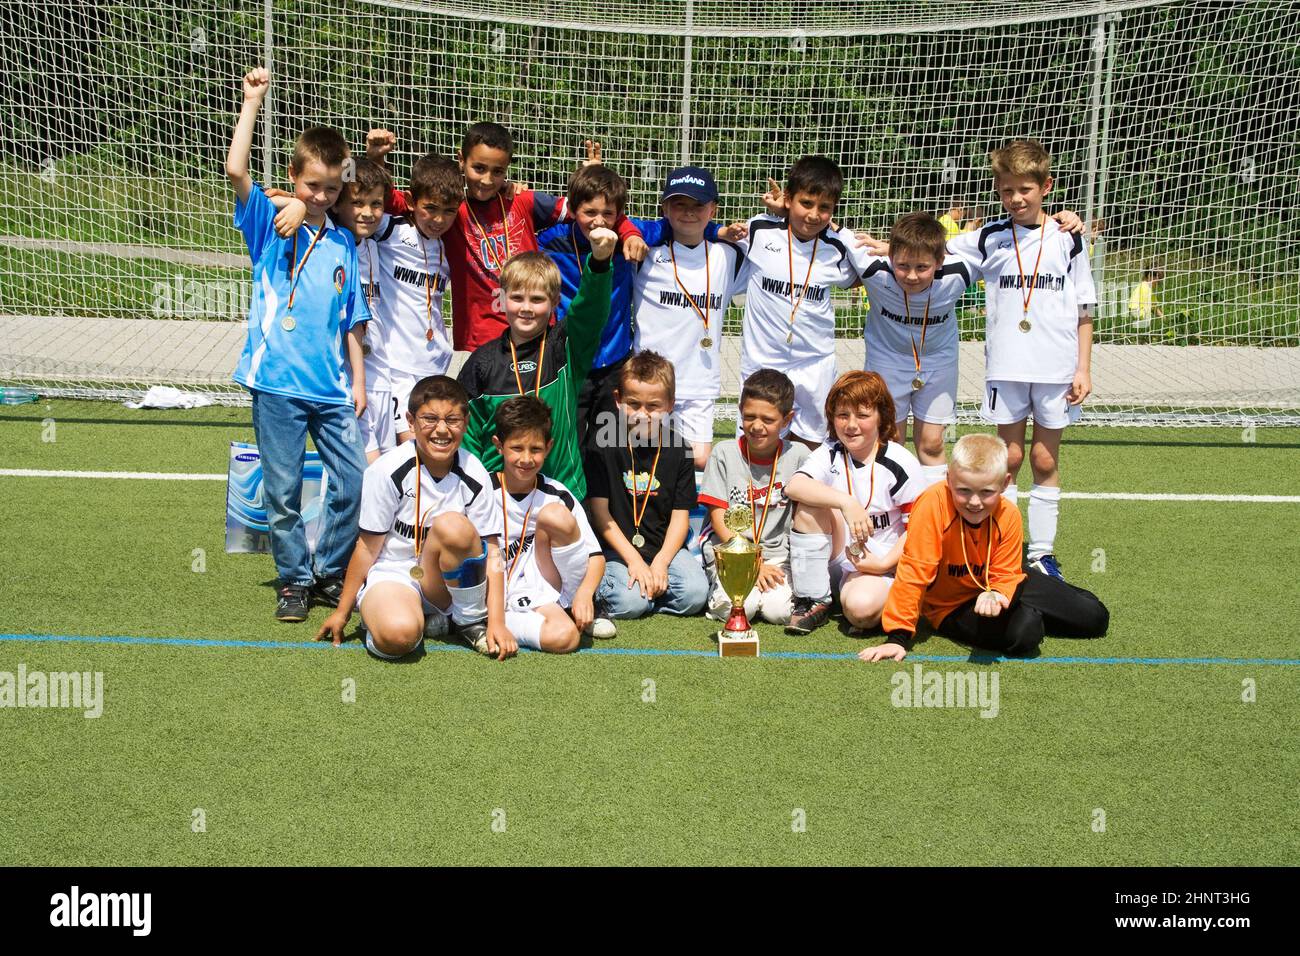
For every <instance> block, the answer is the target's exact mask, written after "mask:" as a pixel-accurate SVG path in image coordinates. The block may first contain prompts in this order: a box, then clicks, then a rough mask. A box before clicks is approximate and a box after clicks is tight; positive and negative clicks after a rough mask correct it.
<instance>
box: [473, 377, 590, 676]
mask: <svg viewBox="0 0 1300 956" xmlns="http://www.w3.org/2000/svg"><path fill="white" fill-rule="evenodd" d="M495 426H496V427H495V432H494V434H493V436H492V443H493V444H494V445H495V446H496V449H497V452H498V453H499V454H500V455H501V464H502V467H501V471H500V472H499V473H498V472H493V474H492V487H493V493H494V500H495V501H497V502H498V503H499V505H500V508H501V514H502V525H503V527H504V534H505V544H504V546H503V551H502V554H503V560H504V561H505V586H506V629H507V630H508V631H509V632H510V633H511V635H513V636H514V638H515V640H516V641H518V642H519V646H520V647H529V648H532V649H533V650H535V651H549V652H551V653H553V654H567V653H569V652H570V651H576V650H577V649H578V640H579V634H580V632H581V631H583V630H584V629H586V628H589V627H591V625H592V622H593V620H594V618H595V614H594V609H593V603H592V602H593V599H594V597H595V594H596V585H598V584H599V583H600V579H601V577H602V576H603V575H604V573H605V558H604V555H602V554H601V551H600V543H599V542H597V541H596V536H595V534H593V533H592V530H591V525H590V523H588V521H587V515H586V512H584V511H583V510H582V503H581V502H579V501H578V499H577V498H575V497H574V496H573V494H572V493H571V492H570V491H569V489H568V488H566V487H564V485H563V484H561V483H560V482H558V481H556V480H555V479H553V478H550V477H548V476H547V475H545V474H543V473H542V462H543V460H545V458H546V456H547V454H548V453H549V452H550V450H551V444H552V442H551V409H550V407H549V406H548V405H547V404H546V403H545V402H543V401H542V400H541V399H539V398H535V397H534V396H532V395H521V396H518V397H517V398H512V399H510V400H509V401H506V402H502V403H501V404H500V405H498V406H497V410H496V415H495ZM570 609H572V615H573V616H572V618H570V616H569V611H570Z"/></svg>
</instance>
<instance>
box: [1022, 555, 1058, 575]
mask: <svg viewBox="0 0 1300 956" xmlns="http://www.w3.org/2000/svg"><path fill="white" fill-rule="evenodd" d="M1029 567H1030V569H1031V570H1033V571H1037V572H1038V573H1039V574H1046V575H1047V576H1048V577H1049V578H1056V580H1058V581H1064V580H1065V575H1064V574H1062V573H1061V565H1060V564H1058V563H1057V560H1056V555H1054V554H1040V555H1039V556H1038V557H1036V558H1034V559H1033V560H1032V561H1030V562H1029Z"/></svg>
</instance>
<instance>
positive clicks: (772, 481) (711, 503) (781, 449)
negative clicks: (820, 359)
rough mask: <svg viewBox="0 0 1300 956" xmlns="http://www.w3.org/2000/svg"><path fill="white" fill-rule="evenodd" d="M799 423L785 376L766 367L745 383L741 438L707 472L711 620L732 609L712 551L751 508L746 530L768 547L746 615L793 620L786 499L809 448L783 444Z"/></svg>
mask: <svg viewBox="0 0 1300 956" xmlns="http://www.w3.org/2000/svg"><path fill="white" fill-rule="evenodd" d="M792 418H794V383H793V382H791V381H790V379H789V378H788V377H786V375H785V373H783V372H778V371H777V370H776V369H772V368H765V369H760V370H759V371H757V372H755V373H754V374H753V375H751V376H750V377H749V378H747V379H746V380H745V385H744V387H743V388H742V389H741V391H740V425H741V428H742V429H743V432H742V434H741V436H740V437H739V438H731V439H728V440H727V441H724V442H720V443H719V444H717V445H715V446H714V447H713V451H712V453H711V454H710V455H709V463H708V465H707V466H706V467H705V469H704V484H703V486H702V487H701V489H700V503H701V504H703V505H706V506H707V507H708V509H709V523H708V525H706V526H705V532H704V533H705V537H704V544H703V549H704V567H705V572H706V574H708V577H709V585H710V596H709V610H708V615H709V617H712V618H716V619H717V620H721V621H725V620H726V619H727V615H728V612H729V611H730V609H731V598H729V597H727V594H726V592H725V591H723V590H722V585H721V584H720V583H719V582H718V576H717V569H716V568H715V567H714V558H713V549H714V547H715V546H716V545H720V544H725V543H726V542H728V541H730V540H731V539H732V538H733V537H735V536H736V534H737V532H735V531H732V530H731V529H730V528H728V527H727V526H726V525H725V524H724V523H723V517H724V516H725V515H726V512H727V509H728V508H730V507H733V506H735V505H744V506H746V507H748V508H749V509H750V510H751V516H752V520H751V522H750V527H749V529H747V530H745V531H742V532H739V533H740V534H743V535H744V536H745V537H747V538H749V539H750V540H751V541H755V542H758V543H759V544H761V545H762V548H763V563H762V566H761V567H760V568H759V573H758V579H757V581H756V582H755V583H754V587H753V589H752V590H751V591H750V592H749V596H748V597H746V598H745V615H746V616H747V617H748V618H749V619H750V620H751V621H752V620H755V619H756V617H758V618H761V619H762V620H764V621H767V622H768V623H770V624H785V623H787V622H788V621H789V620H790V613H791V609H792V606H791V602H792V600H793V593H792V591H791V589H790V525H791V522H792V521H793V520H794V503H793V502H792V501H790V500H789V499H788V498H786V496H785V486H786V485H788V484H789V483H790V479H791V478H793V477H794V474H795V472H796V471H798V470H799V466H800V465H802V464H803V461H804V459H805V458H807V457H808V448H807V447H806V446H805V445H802V444H800V443H799V442H791V441H788V440H783V439H782V438H781V432H782V430H783V429H786V428H789V427H790V421H791V419H792Z"/></svg>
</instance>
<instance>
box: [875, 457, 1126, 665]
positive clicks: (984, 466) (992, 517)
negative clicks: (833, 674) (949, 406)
mask: <svg viewBox="0 0 1300 956" xmlns="http://www.w3.org/2000/svg"><path fill="white" fill-rule="evenodd" d="M1010 480H1011V476H1010V474H1009V473H1008V471H1007V446H1006V443H1005V442H1003V441H1002V439H1000V438H995V437H994V436H992V435H966V436H965V437H964V438H962V439H961V440H960V441H958V442H957V444H956V445H955V446H954V447H953V450H952V457H951V458H950V459H949V463H948V477H947V480H946V481H944V482H942V483H940V484H936V485H931V486H930V487H929V488H928V489H926V491H925V492H924V493H923V494H922V495H921V497H919V498H917V499H916V504H915V506H914V507H913V508H912V519H911V522H910V523H909V524H908V531H907V543H906V544H905V545H904V547H903V556H902V558H901V559H900V560H899V562H898V572H897V578H896V580H895V581H894V586H893V588H891V589H890V592H889V597H888V599H887V600H886V601H885V610H884V616H883V619H882V626H883V627H884V631H885V634H886V635H887V639H886V641H885V643H883V644H880V645H877V646H876V647H869V648H867V649H866V650H864V651H862V652H861V653H859V654H858V656H859V657H860V658H862V660H864V661H880V660H894V661H901V660H902V659H903V658H904V656H906V654H907V649H908V648H909V647H910V646H911V641H912V637H913V635H914V634H915V633H916V625H917V619H918V618H919V617H921V616H924V617H925V619H926V620H927V621H929V622H930V625H931V626H932V627H934V628H935V629H936V630H937V631H938V632H939V633H940V634H942V635H943V636H944V637H947V638H950V639H951V640H954V641H958V642H959V643H962V644H968V645H970V646H972V647H977V648H982V649H985V650H990V651H994V652H996V653H998V654H1006V655H1008V656H1023V655H1026V654H1032V653H1034V651H1035V650H1037V648H1038V645H1039V644H1040V643H1041V642H1042V640H1043V633H1044V631H1045V630H1051V631H1052V632H1053V633H1056V634H1060V635H1062V636H1065V637H1101V636H1102V635H1103V634H1105V633H1106V628H1107V626H1108V625H1109V624H1110V612H1108V611H1107V610H1106V606H1105V605H1104V604H1102V603H1101V601H1099V600H1097V598H1096V596H1095V595H1093V594H1092V593H1090V592H1088V591H1085V590H1083V589H1082V588H1077V587H1074V586H1073V585H1071V584H1067V583H1066V582H1064V581H1061V580H1059V579H1057V578H1053V577H1050V576H1048V575H1045V574H1025V572H1024V571H1023V570H1022V565H1021V557H1020V547H1021V542H1022V541H1023V532H1022V529H1021V524H1020V510H1019V509H1018V508H1017V507H1016V506H1015V505H1013V504H1011V503H1010V502H1009V501H1007V500H1006V499H1004V498H1003V497H1002V492H1003V491H1004V490H1005V489H1006V487H1007V483H1008V482H1010Z"/></svg>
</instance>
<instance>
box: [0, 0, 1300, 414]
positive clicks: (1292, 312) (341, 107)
mask: <svg viewBox="0 0 1300 956" xmlns="http://www.w3.org/2000/svg"><path fill="white" fill-rule="evenodd" d="M1298 18H1300V2H1297V0H1241V2H1223V0H1133V2H1120V0H1117V2H1086V0H1018V2H1014V3H1012V2H1003V0H984V2H975V0H913V2H910V3H907V4H899V5H898V6H897V9H896V10H895V9H892V8H890V7H880V6H873V7H871V8H870V10H869V11H868V9H867V8H864V7H862V6H861V5H858V6H854V5H849V4H843V3H840V2H831V0H765V2H762V3H758V2H751V0H726V2H722V0H693V2H691V0H686V2H666V3H659V4H652V5H647V4H644V3H641V2H636V3H633V2H631V0H565V2H563V3H560V2H554V0H528V2H522V0H497V2H492V3H488V2H486V0H465V2H420V0H389V2H380V0H376V2H361V0H329V2H324V0H274V2H262V0H252V2H237V0H208V2H195V3H188V2H187V3H182V2H167V0H135V2H132V3H129V4H128V3H103V4H93V5H91V4H84V3H81V2H74V0H39V2H37V0H10V2H7V3H5V4H4V5H3V7H2V8H0V43H3V44H4V46H5V48H6V49H7V50H9V51H10V57H11V60H12V65H11V68H10V75H9V82H7V83H6V84H5V85H4V87H3V88H0V108H2V111H0V124H3V133H4V135H3V137H0V382H3V383H6V384H19V385H26V386H27V387H29V388H33V389H35V390H37V391H40V392H42V393H45V394H58V395H83V396H121V395H127V394H137V393H138V392H140V391H141V390H143V389H144V388H146V387H147V386H149V385H151V384H169V385H176V386H179V387H182V388H186V389H193V390H202V391H206V392H208V393H210V394H211V395H212V396H213V397H215V398H216V399H217V400H219V401H227V402H242V401H244V400H245V397H244V395H243V393H242V392H241V391H240V390H239V389H238V388H237V387H236V386H234V385H233V384H232V383H231V382H230V379H229V377H230V373H231V372H232V370H233V369H234V366H235V363H236V360H237V358H238V354H239V351H240V349H241V347H242V344H243V336H244V331H243V323H244V319H245V315H246V308H247V297H248V266H247V262H246V258H245V256H244V251H243V247H242V243H241V240H240V237H239V235H238V233H237V232H236V231H235V230H234V229H233V228H232V226H231V221H230V216H231V212H232V202H233V198H232V195H231V192H230V189H229V186H228V184H227V183H226V180H225V176H224V173H223V161H224V157H225V151H226V146H227V143H228V139H229V135H230V130H231V129H232V127H233V124H234V120H235V115H236V111H237V109H238V105H239V99H240V94H239V79H240V76H241V75H242V74H243V72H244V71H245V70H246V69H248V68H249V67H250V66H253V65H256V64H262V63H268V62H269V65H270V67H271V71H272V75H273V80H272V92H271V94H270V96H269V97H268V100H267V104H266V108H265V111H264V116H263V119H264V122H263V124H262V127H261V135H260V137H259V140H258V141H257V142H256V143H255V145H254V155H253V158H252V162H253V168H254V170H255V174H256V176H257V178H258V179H259V181H264V182H267V183H269V184H272V185H280V186H283V185H285V172H284V168H285V164H286V162H287V157H288V154H289V149H290V147H291V145H292V142H293V139H294V137H295V135H296V134H297V132H298V131H299V130H300V129H301V128H302V127H304V126H306V125H310V124H316V123H326V124H330V125H334V126H337V127H339V128H340V129H342V130H343V131H344V132H345V133H346V135H347V136H348V138H349V140H350V141H351V142H352V143H353V144H354V145H355V147H356V148H357V149H360V148H361V145H362V142H363V138H364V134H365V131H366V130H367V129H368V128H370V127H371V126H385V127H388V128H389V129H392V130H393V131H394V132H395V133H396V134H397V136H398V140H399V145H398V148H397V150H396V151H395V153H394V154H393V156H392V159H391V162H392V164H393V167H394V169H395V171H396V172H397V173H398V175H399V177H401V176H404V175H405V173H406V172H407V171H408V170H409V168H410V164H411V162H412V161H413V160H414V159H415V158H416V157H417V156H419V155H420V154H422V153H424V152H426V151H430V150H432V151H436V152H439V153H445V154H448V155H454V152H455V149H456V147H457V145H458V142H459V137H460V135H461V134H462V133H463V131H464V129H465V128H466V127H467V126H468V125H469V124H471V123H472V122H474V121H477V120H480V119H493V120H496V121H498V122H501V123H503V124H505V125H506V126H507V127H509V128H510V129H511V130H512V132H513V133H514V135H515V138H516V142H517V144H518V146H517V149H518V152H517V155H516V158H515V163H514V167H513V168H512V173H513V174H514V175H515V176H516V178H519V179H522V180H525V181H527V182H529V183H531V184H532V185H533V186H534V187H535V188H537V189H542V190H547V191H550V192H562V191H563V190H564V188H565V184H566V182H567V178H568V175H569V173H570V172H571V171H572V170H573V169H574V168H575V166H576V164H577V163H578V161H579V160H580V158H581V156H582V141H583V140H584V139H586V138H594V139H598V140H600V141H601V143H602V144H603V146H604V151H605V159H606V162H607V163H608V164H609V165H610V166H612V167H613V168H615V169H616V170H618V171H619V172H620V173H622V174H623V175H624V177H625V178H626V179H627V180H628V181H629V184H630V186H631V190H632V198H631V208H630V209H629V212H630V213H631V214H633V215H640V216H654V215H655V214H656V199H657V195H658V188H659V185H660V183H661V181H662V178H663V175H664V173H665V172H666V171H667V170H669V169H671V168H672V167H673V166H675V165H678V164H681V163H683V162H686V161H689V162H691V163H694V164H699V165H704V166H707V167H709V168H710V169H712V170H713V171H714V173H715V175H716V177H717V179H718V183H719V187H720V189H721V192H722V200H721V203H720V209H719V218H720V219H723V220H727V221H731V220H738V219H745V218H747V217H749V216H750V215H752V214H753V213H754V212H756V211H757V210H758V208H759V206H758V195H759V193H761V191H762V190H763V188H764V185H765V183H766V180H767V177H769V176H774V177H776V178H777V179H780V178H781V177H782V174H783V172H784V171H785V169H786V168H788V166H789V164H790V163H791V162H792V161H793V160H794V159H796V158H797V157H798V156H800V155H803V154H806V153H821V154H825V155H828V156H831V157H833V158H835V159H837V160H838V161H839V163H840V164H841V166H842V167H843V169H844V171H845V175H846V178H847V189H846V193H845V196H844V198H843V201H842V203H841V205H840V207H839V209H838V210H837V213H836V219H837V221H838V222H840V223H841V224H843V225H847V226H851V227H855V228H865V229H869V230H871V231H873V232H875V233H877V234H884V233H886V232H887V230H888V228H889V225H890V223H891V222H892V221H893V219H894V218H895V217H896V216H898V215H900V214H902V213H903V212H908V211H912V210H927V211H930V212H933V213H935V214H941V213H944V212H947V211H948V210H949V209H950V208H952V207H954V206H960V207H964V208H965V209H966V216H967V219H968V220H972V219H979V218H985V217H992V216H996V215H997V214H998V207H997V204H996V200H995V199H994V196H993V192H992V187H991V182H990V177H989V174H988V171H987V153H988V150H989V149H990V148H992V147H995V146H997V145H1000V144H1002V143H1003V142H1005V141H1007V140H1009V139H1012V138H1016V137H1022V136H1032V137H1035V138H1038V139H1040V140H1041V141H1042V142H1043V143H1044V144H1045V145H1046V146H1047V147H1048V149H1049V150H1050V151H1051V153H1052V155H1053V161H1054V169H1053V172H1054V175H1055V179H1056V187H1055V189H1054V190H1053V192H1052V198H1053V199H1054V204H1053V208H1054V209H1059V208H1069V209H1072V210H1074V211H1076V212H1077V213H1078V214H1079V215H1080V217H1082V218H1083V219H1084V220H1085V221H1086V222H1088V223H1090V224H1091V225H1092V227H1093V228H1092V238H1091V241H1090V255H1091V259H1092V266H1093V271H1094V273H1095V275H1096V277H1097V279H1098V283H1099V288H1100V289H1101V299H1102V301H1101V303H1100V306H1099V310H1098V311H1099V314H1098V317H1097V322H1096V343H1097V344H1096V346H1095V349H1094V360H1093V378H1094V385H1095V397H1094V399H1093V400H1092V401H1090V402H1089V405H1088V408H1089V415H1088V416H1087V418H1085V420H1092V421H1124V422H1137V423H1203V422H1225V421H1231V422H1234V423H1237V422H1240V421H1241V420H1242V419H1243V418H1245V419H1249V420H1250V421H1252V422H1256V423H1260V424H1263V423H1291V424H1296V423H1300V275H1297V272H1296V271H1295V270H1291V269H1290V268H1289V267H1288V268H1283V267H1280V266H1278V265H1277V264H1276V263H1277V257H1278V256H1279V255H1281V254H1282V253H1283V252H1285V251H1286V248H1287V244H1288V242H1289V233H1290V231H1291V229H1292V228H1293V226H1292V223H1291V219H1292V216H1293V210H1294V209H1295V207H1296V205H1297V202H1296V182H1297V175H1298V174H1300V145H1298V143H1300V38H1298V37H1297V34H1296V30H1295V27H1296V24H1297V22H1300V19H1298ZM1153 270H1154V272H1155V273H1156V275H1157V276H1158V279H1157V281H1156V282H1154V284H1153V285H1151V286H1150V287H1149V292H1150V294H1149V295H1147V294H1146V290H1145V289H1144V288H1140V283H1142V282H1143V279H1144V276H1148V275H1150V274H1151V273H1152V271H1153ZM837 306H838V314H839V317H840V319H839V325H840V335H841V338H840V340H839V346H840V363H841V367H842V368H850V367H855V366H856V367H860V364H861V362H862V350H863V346H862V335H861V330H862V322H863V318H864V315H865V310H864V308H863V303H862V299H861V296H860V294H859V293H856V292H853V291H850V292H847V293H844V294H843V295H842V296H840V298H839V300H838V302H837ZM448 312H450V310H448ZM959 320H960V327H961V330H962V338H963V347H962V374H961V387H960V393H959V398H960V399H961V403H962V407H963V411H964V412H965V413H966V414H967V415H970V414H971V412H972V411H973V409H974V408H975V407H976V406H977V403H978V398H979V394H980V389H981V385H982V374H983V373H982V361H983V354H982V345H981V340H982V334H983V330H982V324H983V317H982V312H981V306H980V297H979V295H978V294H972V295H971V296H970V297H968V299H967V300H966V301H965V302H964V304H963V306H962V308H961V309H960V310H959ZM739 330H740V312H739V309H737V308H733V309H732V312H731V314H730V315H729V319H728V328H727V332H728V335H727V336H726V337H725V339H724V342H725V347H726V355H727V356H728V357H729V368H728V371H727V373H726V375H724V392H725V394H728V395H731V396H734V395H735V394H736V392H737V391H738V386H739V382H738V368H739V360H738V336H739Z"/></svg>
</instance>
